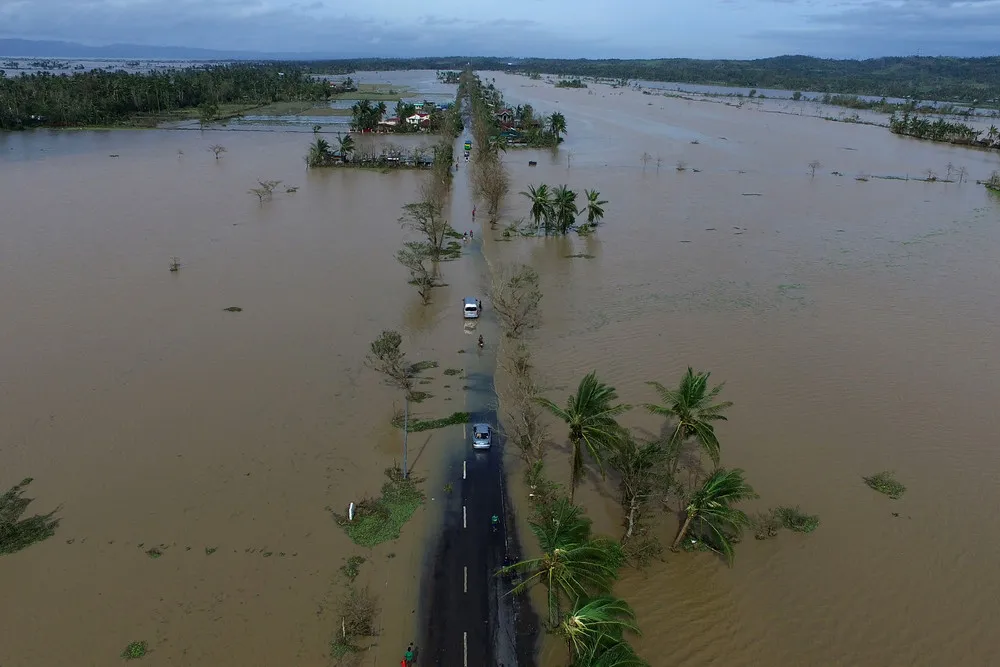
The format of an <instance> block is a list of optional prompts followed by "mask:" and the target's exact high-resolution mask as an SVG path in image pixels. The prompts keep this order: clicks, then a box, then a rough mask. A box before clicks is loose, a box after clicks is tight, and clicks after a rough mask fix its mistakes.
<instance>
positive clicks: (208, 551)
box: [205, 547, 217, 556]
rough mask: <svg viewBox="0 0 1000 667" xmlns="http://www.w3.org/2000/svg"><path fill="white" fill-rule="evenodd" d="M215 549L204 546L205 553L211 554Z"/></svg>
mask: <svg viewBox="0 0 1000 667" xmlns="http://www.w3.org/2000/svg"><path fill="white" fill-rule="evenodd" d="M216 551H217V549H216V547H205V555H206V556H211V555H212V554H214V553H215V552H216Z"/></svg>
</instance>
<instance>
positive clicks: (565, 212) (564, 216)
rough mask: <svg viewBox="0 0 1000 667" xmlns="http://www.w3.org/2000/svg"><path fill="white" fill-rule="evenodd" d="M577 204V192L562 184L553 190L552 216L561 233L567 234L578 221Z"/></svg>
mask: <svg viewBox="0 0 1000 667" xmlns="http://www.w3.org/2000/svg"><path fill="white" fill-rule="evenodd" d="M579 212H580V211H579V209H578V208H577V205H576V193H575V192H573V191H572V190H570V189H569V188H568V187H566V186H565V185H560V186H559V187H557V188H555V189H554V190H553V191H552V218H553V220H554V221H555V223H556V226H557V227H558V228H559V233H560V234H565V233H566V232H567V231H569V228H570V227H572V226H573V223H574V222H576V216H577V214H578V213H579Z"/></svg>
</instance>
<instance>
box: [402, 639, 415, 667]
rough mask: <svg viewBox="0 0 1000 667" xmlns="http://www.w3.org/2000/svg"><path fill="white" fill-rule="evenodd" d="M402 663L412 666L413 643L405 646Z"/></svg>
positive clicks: (408, 666) (407, 666)
mask: <svg viewBox="0 0 1000 667" xmlns="http://www.w3.org/2000/svg"><path fill="white" fill-rule="evenodd" d="M403 664H404V665H406V667H412V665H413V644H410V645H409V646H407V647H406V653H404V654H403Z"/></svg>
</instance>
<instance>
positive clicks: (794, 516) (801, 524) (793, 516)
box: [774, 507, 819, 533]
mask: <svg viewBox="0 0 1000 667" xmlns="http://www.w3.org/2000/svg"><path fill="white" fill-rule="evenodd" d="M774 518H775V520H777V521H778V522H780V523H781V525H782V526H783V527H784V528H787V529H788V530H791V531H794V532H796V533H811V532H813V531H814V530H816V528H817V527H818V526H819V517H818V516H816V515H815V514H806V513H805V512H803V511H802V510H800V509H799V508H798V507H778V508H776V509H775V510H774Z"/></svg>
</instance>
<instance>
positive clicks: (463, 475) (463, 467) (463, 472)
mask: <svg viewBox="0 0 1000 667" xmlns="http://www.w3.org/2000/svg"><path fill="white" fill-rule="evenodd" d="M466 463H467V462H466V461H462V479H465V464H466Z"/></svg>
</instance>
